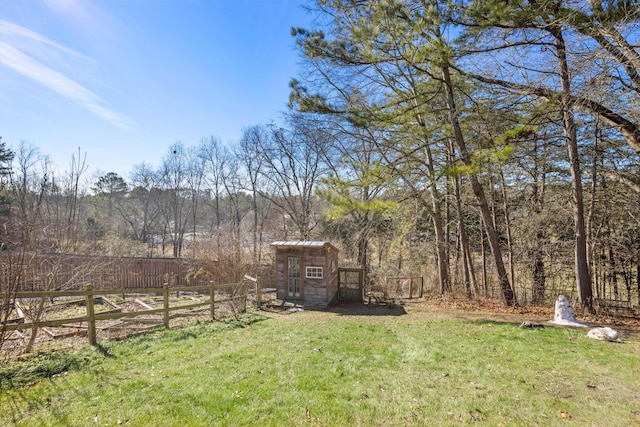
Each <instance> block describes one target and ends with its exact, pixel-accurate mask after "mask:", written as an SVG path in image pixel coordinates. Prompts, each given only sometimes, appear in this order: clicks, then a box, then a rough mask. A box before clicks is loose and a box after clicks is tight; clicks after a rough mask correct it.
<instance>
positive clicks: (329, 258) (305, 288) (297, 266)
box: [271, 241, 339, 307]
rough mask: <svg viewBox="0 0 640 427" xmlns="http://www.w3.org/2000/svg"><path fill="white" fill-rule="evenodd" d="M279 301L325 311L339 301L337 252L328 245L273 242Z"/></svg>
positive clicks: (322, 243) (307, 242) (302, 242)
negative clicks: (297, 303)
mask: <svg viewBox="0 0 640 427" xmlns="http://www.w3.org/2000/svg"><path fill="white" fill-rule="evenodd" d="M271 246H272V247H273V248H274V250H275V266H276V290H277V295H278V299H281V300H286V301H294V302H300V303H301V304H303V305H306V306H314V307H326V306H328V305H329V304H331V303H333V302H334V301H336V299H337V298H338V253H339V251H338V249H337V248H336V247H335V246H333V245H332V244H331V243H328V242H312V241H282V242H273V243H271Z"/></svg>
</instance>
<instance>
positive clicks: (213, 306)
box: [209, 280, 216, 320]
mask: <svg viewBox="0 0 640 427" xmlns="http://www.w3.org/2000/svg"><path fill="white" fill-rule="evenodd" d="M210 289H211V290H210V291H209V292H210V294H211V295H210V298H211V320H216V285H215V284H214V283H213V280H212V281H211V288H210Z"/></svg>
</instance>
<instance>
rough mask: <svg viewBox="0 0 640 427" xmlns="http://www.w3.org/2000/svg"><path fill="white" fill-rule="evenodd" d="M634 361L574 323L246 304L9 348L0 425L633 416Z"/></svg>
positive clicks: (0, 391) (639, 411)
mask: <svg viewBox="0 0 640 427" xmlns="http://www.w3.org/2000/svg"><path fill="white" fill-rule="evenodd" d="M39 366H40V367H41V368H38V367H39ZM42 366H44V368H42ZM639 367H640V343H638V342H637V341H629V342H625V343H606V342H600V341H594V340H590V339H587V338H586V331H584V330H573V329H560V328H552V327H548V328H544V329H519V328H518V325H517V324H513V323H501V322H489V321H465V320H460V319H456V320H442V319H440V320H438V319H429V318H421V317H414V316H412V315H411V314H409V315H405V316H398V317H387V316H340V315H338V314H335V313H328V312H302V313H296V314H291V315H272V316H270V317H264V316H262V315H259V314H253V315H248V316H247V317H245V318H244V319H243V320H242V321H240V322H235V321H234V322H229V323H220V322H218V323H207V324H199V325H195V326H189V327H185V328H182V329H173V330H160V331H156V332H152V333H148V334H146V335H142V336H139V337H136V338H133V339H130V340H128V341H124V342H119V343H108V344H104V346H102V347H94V348H91V347H87V348H84V349H81V350H79V351H76V352H73V353H62V354H58V355H55V356H39V357H38V358H36V359H34V360H30V361H23V362H12V365H10V366H8V367H7V366H5V367H4V368H3V369H2V370H0V413H1V414H2V416H1V417H0V425H70V426H76V425H77V426H84V425H101V426H104V425H162V426H174V425H175V426H185V425H186V426H190V425H194V426H199V425H203V426H211V425H216V426H219V425H221V426H225V425H228V426H240V425H259V426H279V425H285V426H289V425H313V426H315V425H320V426H325V425H326V426H332V425H336V426H345V425H350V426H371V425H374V426H375V425H380V426H395V425H397V426H404V425H416V426H418V425H419V426H422V425H492V426H497V425H504V426H512V425H580V426H582V425H603V426H605V425H606V426H612V425H639V424H640V379H639V377H638V374H639V371H638V368H639ZM38 369H39V370H38ZM52 375H53V376H52ZM38 376H39V378H40V379H37V377H38ZM9 380H10V382H9Z"/></svg>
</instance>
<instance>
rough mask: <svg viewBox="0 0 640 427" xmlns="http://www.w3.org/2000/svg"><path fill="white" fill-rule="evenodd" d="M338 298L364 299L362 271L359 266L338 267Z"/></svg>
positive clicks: (349, 299)
mask: <svg viewBox="0 0 640 427" xmlns="http://www.w3.org/2000/svg"><path fill="white" fill-rule="evenodd" d="M338 300H340V301H364V273H363V271H362V269H361V268H339V269H338Z"/></svg>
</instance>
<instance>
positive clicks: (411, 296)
mask: <svg viewBox="0 0 640 427" xmlns="http://www.w3.org/2000/svg"><path fill="white" fill-rule="evenodd" d="M411 298H413V277H411V278H410V279H409V299H411Z"/></svg>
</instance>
